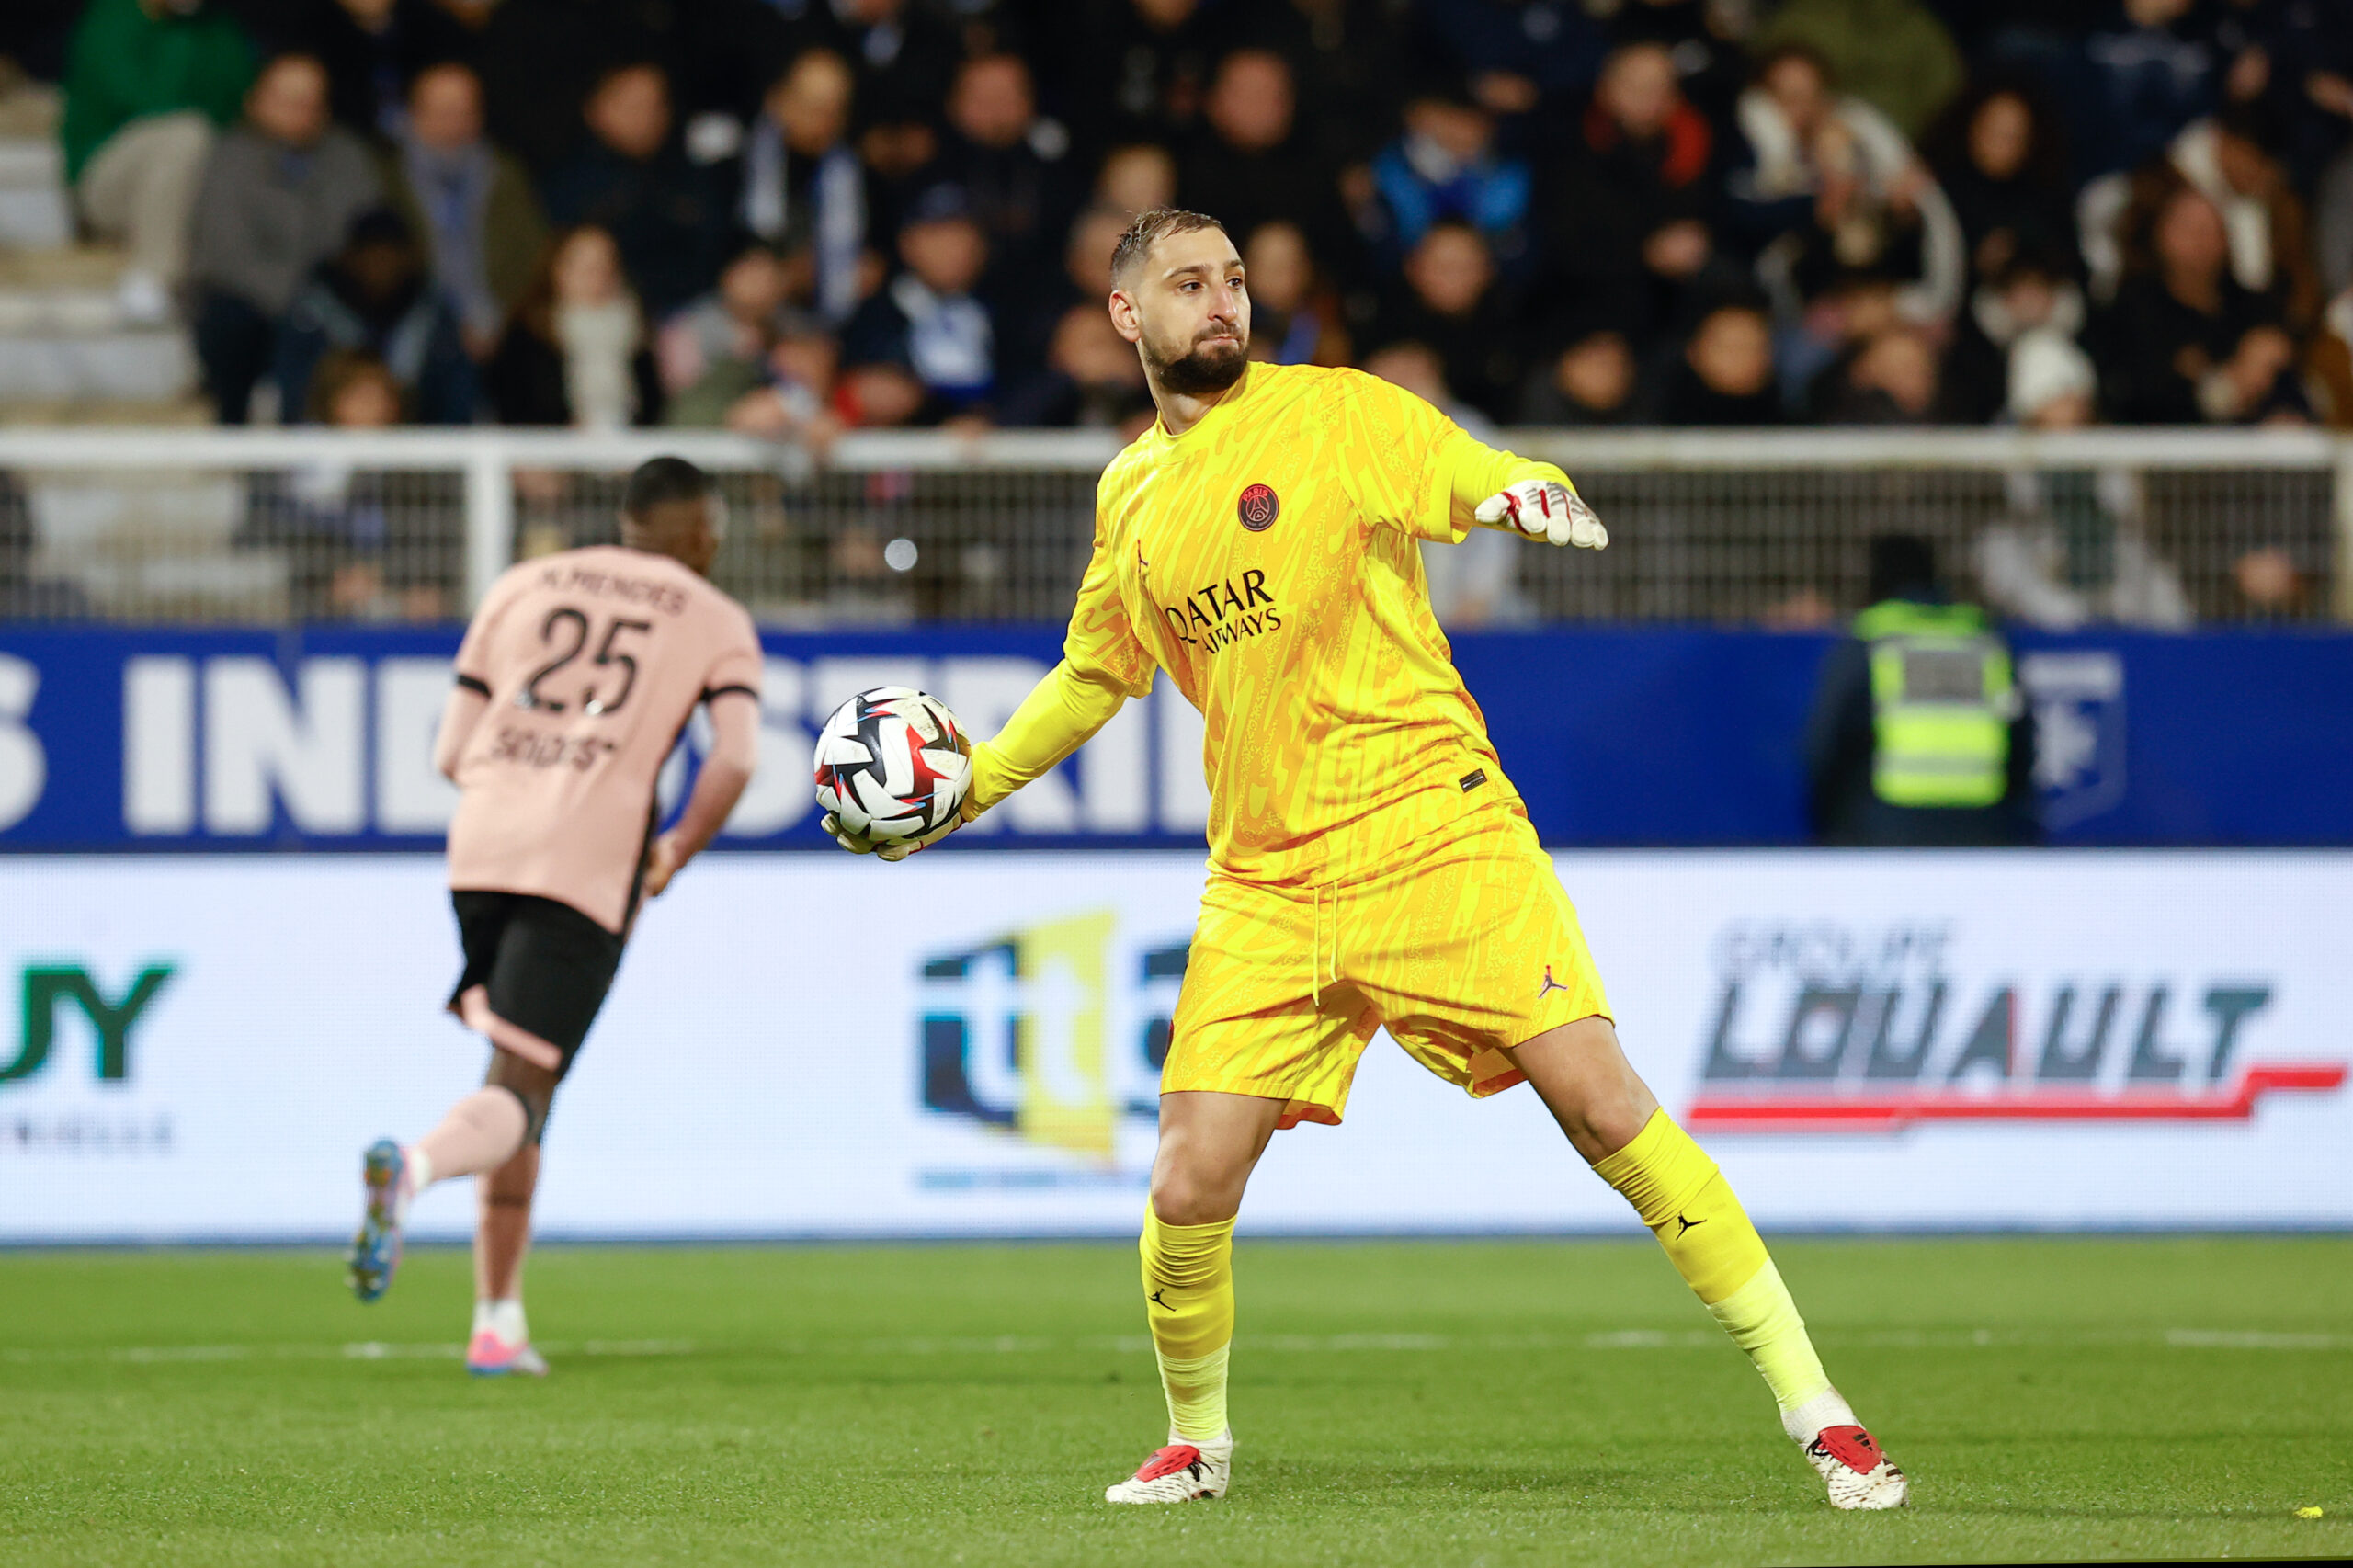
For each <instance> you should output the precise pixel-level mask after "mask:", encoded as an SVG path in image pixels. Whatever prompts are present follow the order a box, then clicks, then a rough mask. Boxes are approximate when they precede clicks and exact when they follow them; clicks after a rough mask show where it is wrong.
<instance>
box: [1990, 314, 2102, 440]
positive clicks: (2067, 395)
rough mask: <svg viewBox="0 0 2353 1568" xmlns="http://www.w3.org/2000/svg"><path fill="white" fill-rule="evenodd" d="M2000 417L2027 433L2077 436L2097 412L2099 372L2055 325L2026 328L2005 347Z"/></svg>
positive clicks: (2085, 355)
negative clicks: (2063, 432) (2066, 432)
mask: <svg viewBox="0 0 2353 1568" xmlns="http://www.w3.org/2000/svg"><path fill="white" fill-rule="evenodd" d="M2004 369H2006V372H2007V376H2006V381H2005V384H2004V388H2003V396H2004V405H2003V411H2004V412H2005V413H2006V414H2007V415H2009V417H2010V418H2011V419H2012V420H2013V421H2015V422H2016V423H2017V424H2018V425H2019V426H2021V427H2023V428H2025V429H2029V430H2080V429H2082V428H2083V427H2084V426H2086V425H2089V424H2090V423H2091V422H2092V420H2093V419H2094V418H2095V417H2096V416H2097V414H2098V411H2099V372H2098V371H2097V369H2094V368H2093V366H2092V360H2091V356H2090V355H2088V354H2086V353H2085V352H2084V351H2083V348H2082V347H2081V346H2079V345H2078V344H2077V343H2076V342H2075V338H2074V337H2073V336H2071V335H2068V334H2067V333H2065V332H2063V331H2061V330H2060V329H2059V328H2058V327H2056V326H2055V325H2049V324H2046V325H2042V326H2030V327H2028V328H2027V329H2026V330H2025V331H2023V332H2021V333H2019V334H2018V336H2017V338H2016V339H2014V340H2013V341H2012V343H2011V345H2010V353H2009V358H2008V360H2007V362H2006V365H2005V367H2004Z"/></svg>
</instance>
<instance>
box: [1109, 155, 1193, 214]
mask: <svg viewBox="0 0 2353 1568" xmlns="http://www.w3.org/2000/svg"><path fill="white" fill-rule="evenodd" d="M1095 199H1096V200H1097V201H1099V202H1101V203H1103V204H1104V205H1105V206H1108V207H1113V208H1117V209H1118V210H1120V211H1122V212H1125V213H1128V214H1129V215H1130V216H1133V215H1134V214H1136V213H1138V212H1150V211H1152V210H1154V208H1159V207H1174V206H1176V158H1175V157H1173V156H1172V155H1171V154H1170V153H1169V151H1168V149H1167V148H1165V147H1164V146H1161V145H1160V144H1159V143H1157V142H1132V143H1131V144H1129V145H1128V146H1125V147H1114V148H1113V149H1111V152H1110V154H1109V155H1108V156H1107V157H1106V158H1105V159H1104V160H1103V167H1102V170H1101V171H1100V172H1099V173H1097V175H1096V176H1095Z"/></svg>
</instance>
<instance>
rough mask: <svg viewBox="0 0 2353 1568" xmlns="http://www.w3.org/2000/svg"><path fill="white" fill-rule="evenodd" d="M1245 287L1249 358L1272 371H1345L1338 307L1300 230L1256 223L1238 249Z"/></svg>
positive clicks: (1345, 337) (1345, 339)
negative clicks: (1323, 368)
mask: <svg viewBox="0 0 2353 1568" xmlns="http://www.w3.org/2000/svg"><path fill="white" fill-rule="evenodd" d="M1242 267H1243V272H1244V276H1245V278H1247V279H1248V280H1249V285H1250V358H1253V359H1261V360H1265V361H1267V363H1269V364H1275V365H1345V364H1347V362H1348V335H1347V328H1346V327H1345V326H1343V325H1342V324H1341V319H1340V305H1339V301H1338V300H1337V299H1336V298H1335V297H1334V296H1333V294H1332V291H1331V290H1330V289H1329V288H1328V287H1326V286H1325V285H1324V283H1323V281H1322V280H1321V279H1319V278H1317V276H1316V270H1315V257H1314V256H1313V255H1312V254H1311V253H1310V252H1309V250H1308V248H1307V236H1306V235H1304V234H1302V233H1300V232H1299V225H1298V224H1296V223H1288V222H1272V223H1261V224H1260V225H1258V227H1257V228H1256V229H1254V230H1252V231H1251V232H1250V235H1249V237H1248V238H1247V239H1245V240H1244V241H1243V243H1242Z"/></svg>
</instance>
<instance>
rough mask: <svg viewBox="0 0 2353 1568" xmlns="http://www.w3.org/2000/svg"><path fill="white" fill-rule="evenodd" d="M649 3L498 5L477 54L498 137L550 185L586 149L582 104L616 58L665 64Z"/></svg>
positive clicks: (575, 0) (501, 1)
mask: <svg viewBox="0 0 2353 1568" xmlns="http://www.w3.org/2000/svg"><path fill="white" fill-rule="evenodd" d="M665 9H666V8H665V7H656V6H646V5H643V4H642V3H641V0H495V4H494V5H493V6H492V7H491V10H490V16H489V18H488V20H487V21H485V22H484V23H483V27H482V29H481V32H480V35H479V37H478V38H477V39H476V40H475V43H474V46H473V48H472V51H471V58H472V62H473V66H474V69H475V70H477V71H479V72H481V73H482V81H483V102H484V104H485V105H486V106H487V107H488V108H489V111H490V139H491V140H492V141H493V142H496V143H497V144H498V145H500V146H501V147H505V148H508V149H510V150H511V151H512V152H514V153H515V154H516V155H517V157H519V158H521V159H522V160H523V162H524V165H526V166H527V167H529V169H530V171H531V176H532V177H533V178H534V179H540V180H544V179H545V178H547V177H548V176H549V175H551V173H553V172H554V171H555V170H556V169H557V168H558V167H559V166H561V165H563V161H564V160H565V159H566V158H567V157H569V156H570V155H571V154H572V153H573V152H574V150H575V149H576V148H577V147H578V146H579V144H580V141H581V134H582V127H581V122H580V106H581V105H582V104H583V103H584V102H585V101H586V100H587V98H588V97H589V95H590V93H591V92H593V91H594V90H595V88H596V86H597V83H598V82H599V81H600V80H601V79H603V77H604V76H605V75H606V74H608V72H609V71H611V69H612V68H613V63H614V62H616V61H642V60H658V59H660V58H661V57H662V51H663V45H664V42H665V39H664V35H663V32H662V30H661V29H660V28H658V27H657V26H655V25H654V22H655V18H657V17H659V15H660V13H661V12H662V11H663V10H665Z"/></svg>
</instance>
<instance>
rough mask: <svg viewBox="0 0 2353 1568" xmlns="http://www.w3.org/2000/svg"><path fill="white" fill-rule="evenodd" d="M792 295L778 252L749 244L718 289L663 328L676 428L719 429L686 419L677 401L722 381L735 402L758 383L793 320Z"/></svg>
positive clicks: (660, 338) (662, 358)
mask: <svg viewBox="0 0 2353 1568" xmlns="http://www.w3.org/2000/svg"><path fill="white" fill-rule="evenodd" d="M786 291H787V290H786V275H785V267H784V263H783V262H782V261H781V260H779V258H778V256H777V254H776V252H774V251H772V250H770V249H769V248H768V247H767V245H765V244H749V245H746V246H745V247H744V248H743V249H742V250H741V251H739V252H738V253H736V256H735V258H734V259H733V260H732V261H730V262H729V263H728V264H727V266H726V267H725V268H724V269H723V270H722V271H721V273H720V275H719V287H718V288H716V289H714V290H711V291H710V293H708V294H706V295H704V296H703V297H702V298H701V299H699V300H697V301H695V302H694V303H693V304H691V305H688V307H687V308H686V309H685V310H683V311H680V312H677V313H676V315H674V316H672V317H671V318H670V319H669V320H668V321H666V322H665V323H663V324H662V328H661V331H660V333H659V334H658V335H657V340H656V349H655V361H656V363H658V364H659V365H660V367H661V369H662V386H663V390H664V391H665V392H666V393H667V394H668V396H669V398H670V400H671V404H672V406H671V409H670V420H671V423H673V424H681V423H684V424H697V425H699V424H708V423H716V421H712V420H706V419H701V418H691V417H689V418H682V417H681V416H680V414H679V410H678V408H677V406H676V404H677V401H678V400H679V399H680V398H682V397H684V396H685V395H687V393H688V389H689V388H693V387H698V386H701V385H703V384H704V383H705V382H706V381H710V379H711V378H713V377H716V378H718V380H717V383H716V384H717V385H718V386H719V387H721V388H722V389H730V390H729V391H727V392H722V393H721V394H719V395H722V397H723V398H724V400H725V401H728V402H732V401H733V396H732V392H740V391H742V390H744V389H745V388H748V387H749V386H750V385H751V384H752V383H753V382H754V381H756V380H757V379H758V376H759V374H760V371H759V367H760V366H762V365H764V364H765V363H766V362H767V356H768V350H769V349H770V348H772V347H775V346H776V343H777V339H778V338H779V336H780V335H782V332H783V329H784V327H785V325H786V323H787V320H788V312H787V309H786V304H785V298H786ZM709 395H710V394H705V397H704V398H699V399H698V400H697V401H698V403H701V402H703V401H706V400H707V397H708V396H709Z"/></svg>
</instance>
